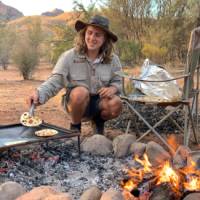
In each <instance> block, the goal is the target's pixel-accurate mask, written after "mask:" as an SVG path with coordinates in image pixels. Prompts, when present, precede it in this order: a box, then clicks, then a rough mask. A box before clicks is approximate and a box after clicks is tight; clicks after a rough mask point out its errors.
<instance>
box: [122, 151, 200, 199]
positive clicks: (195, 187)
mask: <svg viewBox="0 0 200 200" xmlns="http://www.w3.org/2000/svg"><path fill="white" fill-rule="evenodd" d="M134 162H135V167H132V168H130V169H128V170H127V175H128V178H127V179H124V180H123V181H122V182H121V186H122V188H123V195H124V198H125V199H126V200H131V199H133V197H138V196H140V194H142V193H145V192H153V191H154V189H155V188H158V187H165V189H166V188H168V190H169V191H170V192H171V194H170V193H169V195H173V198H172V199H176V200H178V199H181V198H182V197H183V196H184V194H185V193H188V192H196V191H200V171H199V170H197V168H196V164H195V162H194V161H192V160H191V161H190V163H189V164H188V165H187V166H185V167H182V168H179V169H178V168H176V167H175V166H174V165H173V162H172V161H170V160H167V161H165V162H164V163H162V164H161V165H159V166H152V165H151V163H150V162H149V159H148V156H147V155H146V154H144V155H143V157H142V158H139V157H138V156H137V155H136V156H135V157H134Z"/></svg>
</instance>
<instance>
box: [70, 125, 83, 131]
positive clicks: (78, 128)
mask: <svg viewBox="0 0 200 200" xmlns="http://www.w3.org/2000/svg"><path fill="white" fill-rule="evenodd" d="M70 130H71V131H73V132H81V123H79V124H72V123H70Z"/></svg>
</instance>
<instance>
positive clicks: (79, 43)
mask: <svg viewBox="0 0 200 200" xmlns="http://www.w3.org/2000/svg"><path fill="white" fill-rule="evenodd" d="M86 29H87V26H86V27H85V28H83V29H82V30H80V31H79V32H78V34H77V36H76V37H75V40H74V41H75V49H76V50H77V51H78V53H80V54H85V53H86V51H87V45H86V43H85V32H86ZM113 50H114V47H113V42H112V39H111V38H110V37H109V36H108V35H106V40H105V42H104V43H103V45H102V46H101V48H100V51H99V54H101V55H102V56H103V63H110V62H111V60H112V53H113Z"/></svg>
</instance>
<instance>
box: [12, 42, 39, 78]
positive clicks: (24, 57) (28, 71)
mask: <svg viewBox="0 0 200 200" xmlns="http://www.w3.org/2000/svg"><path fill="white" fill-rule="evenodd" d="M12 59H13V62H14V63H15V64H16V66H17V67H18V69H19V71H20V73H21V75H22V76H23V78H24V80H28V79H31V77H32V73H33V71H34V69H35V68H36V66H37V64H38V62H39V53H38V50H37V48H35V47H34V46H32V45H31V43H30V42H29V41H28V40H27V41H26V40H23V41H22V40H21V41H18V43H17V44H16V45H15V48H14V51H13V55H12Z"/></svg>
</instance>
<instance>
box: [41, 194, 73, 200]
mask: <svg viewBox="0 0 200 200" xmlns="http://www.w3.org/2000/svg"><path fill="white" fill-rule="evenodd" d="M44 200H72V198H71V196H70V195H69V194H67V193H60V194H50V195H48V196H47V197H46V198H44Z"/></svg>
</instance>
